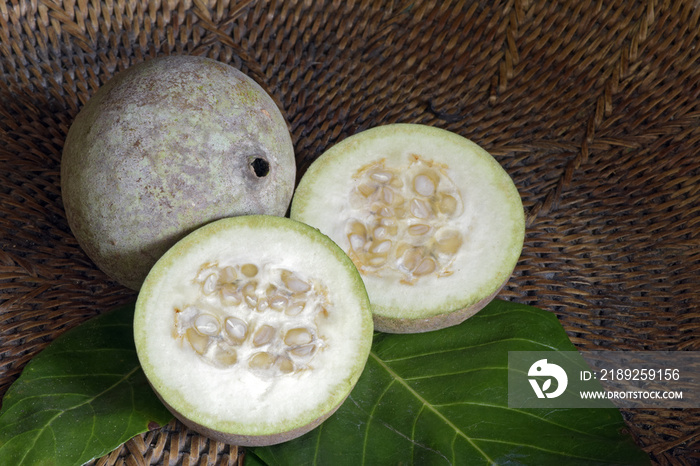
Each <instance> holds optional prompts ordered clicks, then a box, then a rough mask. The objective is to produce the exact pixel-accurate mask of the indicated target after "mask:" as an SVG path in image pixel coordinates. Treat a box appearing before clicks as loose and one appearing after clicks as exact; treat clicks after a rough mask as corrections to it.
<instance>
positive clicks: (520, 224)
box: [290, 123, 525, 333]
mask: <svg viewBox="0 0 700 466" xmlns="http://www.w3.org/2000/svg"><path fill="white" fill-rule="evenodd" d="M414 155H418V156H420V157H421V158H423V159H426V160H428V161H429V162H430V163H433V162H434V163H436V164H445V165H447V166H448V167H449V168H448V169H447V170H446V173H447V175H448V176H449V177H450V179H451V181H452V182H454V185H455V186H457V187H459V189H460V191H461V193H462V198H463V202H464V214H460V216H458V217H457V218H456V220H455V222H456V223H455V226H454V228H455V229H459V230H460V231H461V233H462V235H463V238H464V244H465V245H466V246H465V247H463V251H461V252H460V253H459V254H458V257H457V259H455V262H454V264H453V265H452V266H451V271H450V272H451V274H449V276H440V277H437V276H435V277H424V278H422V279H420V280H418V281H416V282H415V283H414V284H412V285H405V284H401V283H398V280H393V279H392V278H389V277H387V276H384V277H382V276H377V275H376V274H375V275H372V274H368V273H365V272H362V277H363V279H364V281H365V285H366V288H367V292H368V294H369V296H370V301H371V302H372V308H373V312H374V322H375V328H376V329H377V330H379V331H384V332H391V333H415V332H424V331H430V330H436V329H439V328H444V327H447V326H451V325H456V324H458V323H460V322H462V321H463V320H465V319H466V318H468V317H470V316H472V315H473V314H474V313H476V312H478V311H479V310H480V309H481V308H483V307H484V306H485V305H486V304H487V303H488V302H489V301H490V300H491V299H493V297H495V296H496V295H497V294H498V292H499V291H500V290H501V289H502V288H503V286H504V285H505V284H506V283H507V282H508V280H509V279H510V276H511V274H512V273H513V270H514V269H515V266H516V264H517V262H518V259H519V257H520V253H521V251H522V247H523V242H524V237H525V215H524V209H523V205H522V200H521V198H520V194H519V192H518V190H517V188H516V186H515V184H514V183H513V180H512V179H511V178H510V176H509V175H508V173H507V172H506V171H505V170H504V169H503V167H502V166H501V165H500V164H499V163H498V161H497V160H495V159H494V158H493V157H492V156H491V155H490V154H489V153H488V152H487V151H485V150H484V149H483V148H481V147H480V146H478V145H477V144H475V143H474V142H472V141H470V140H468V139H466V138H464V137H462V136H460V135H457V134H455V133H452V132H450V131H446V130H443V129H440V128H435V127H431V126H427V125H420V124H404V123H397V124H389V125H384V126H378V127H375V128H371V129H369V130H365V131H363V132H360V133H358V134H355V135H353V136H350V137H348V138H346V139H344V140H343V141H341V142H339V143H338V144H336V145H334V146H332V147H330V148H329V149H328V150H327V151H326V152H324V153H323V154H322V155H321V156H320V157H318V158H317V159H316V160H315V161H314V162H313V163H312V164H311V165H310V166H309V167H308V169H307V171H306V172H305V173H304V175H303V177H302V179H301V180H300V182H299V184H298V186H297V189H296V191H295V194H294V197H293V198H292V205H291V210H290V217H291V218H293V219H295V220H298V221H301V222H304V223H307V224H309V225H312V226H314V227H316V228H318V229H319V230H321V231H322V232H323V233H325V234H326V235H328V236H329V237H330V238H331V239H333V240H334V241H335V242H336V243H337V244H338V245H339V246H340V247H341V248H342V249H343V250H345V251H346V252H348V253H349V251H350V249H351V245H350V242H349V239H348V234H347V231H346V230H345V229H344V228H345V225H346V224H345V223H344V222H345V220H346V219H347V217H348V216H349V215H350V216H351V215H352V214H349V213H348V212H353V211H352V208H351V207H350V201H349V197H348V196H349V193H350V192H352V191H353V189H355V188H356V187H357V183H358V181H357V179H356V177H357V175H356V174H357V173H358V170H361V169H362V168H363V167H367V166H370V165H372V164H373V163H376V162H377V161H378V160H385V161H386V163H387V166H390V165H392V164H394V168H395V169H396V173H400V171H401V169H400V166H401V164H402V163H404V162H405V161H406V160H408V159H409V158H410V157H412V156H414ZM396 167H399V168H396ZM358 268H360V269H361V267H358ZM445 275H448V274H445Z"/></svg>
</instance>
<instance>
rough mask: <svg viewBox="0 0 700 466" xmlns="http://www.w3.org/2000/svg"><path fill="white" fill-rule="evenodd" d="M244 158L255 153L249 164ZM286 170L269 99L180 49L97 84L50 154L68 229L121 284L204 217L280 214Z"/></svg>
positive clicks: (284, 145)
mask: <svg viewBox="0 0 700 466" xmlns="http://www.w3.org/2000/svg"><path fill="white" fill-rule="evenodd" d="M251 157H252V158H253V159H256V158H259V159H261V160H264V161H265V164H262V162H259V163H258V170H257V173H256V170H253V169H251V166H250V160H251ZM261 173H264V176H259V174H261ZM295 176H296V165H295V160H294V153H293V146H292V142H291V137H290V134H289V131H288V127H287V124H286V122H285V120H284V117H283V116H282V114H281V113H280V111H279V109H278V108H277V107H276V106H275V103H274V101H273V100H272V99H271V98H270V97H269V96H268V95H267V94H266V93H265V92H264V91H263V89H262V88H260V86H258V85H257V84H256V83H255V82H253V81H252V80H250V78H248V77H247V76H245V75H243V74H242V73H241V72H239V71H238V70H236V69H234V68H232V67H230V66H228V65H225V64H223V63H219V62H216V61H214V60H210V59H206V58H202V57H190V56H172V57H162V58H157V59H153V60H149V61H147V62H144V63H141V64H139V65H136V66H134V67H132V68H130V69H128V70H127V71H125V72H123V73H121V74H119V75H117V76H116V77H115V78H113V79H112V80H110V81H108V82H107V83H106V84H105V85H104V86H102V87H101V88H100V89H99V90H98V91H97V92H96V93H95V95H94V96H93V97H92V98H91V99H90V101H88V103H87V104H86V105H85V106H84V107H83V109H82V110H81V112H80V113H79V114H78V116H77V117H76V119H75V121H74V123H73V125H72V126H71V128H70V131H69V133H68V136H67V138H66V142H65V145H64V152H63V159H62V162H61V184H62V195H63V202H64V205H65V209H66V216H67V219H68V222H69V225H70V226H71V229H72V231H73V233H74V235H75V236H76V238H77V240H78V242H79V243H80V245H81V246H82V247H83V249H84V250H85V252H86V253H87V254H88V256H90V258H91V259H92V260H93V261H94V262H95V264H96V265H97V266H98V267H99V268H100V269H102V270H103V271H104V272H105V273H107V274H108V275H110V276H111V277H112V278H114V279H116V280H117V281H119V282H121V283H122V284H124V285H126V286H128V287H130V288H133V289H138V288H140V285H141V282H142V281H143V279H144V277H145V275H146V274H147V272H148V270H150V267H151V266H152V265H153V264H154V263H155V261H156V260H157V259H158V258H159V257H160V256H161V255H162V254H163V253H164V252H165V251H166V250H167V249H168V248H169V247H170V246H171V245H172V244H173V243H174V242H175V241H177V240H178V239H180V238H181V237H183V236H184V235H185V234H186V233H189V232H190V231H192V230H194V229H195V228H197V227H199V226H201V225H203V224H205V223H208V222H210V221H212V220H214V219H218V218H222V217H230V216H236V215H243V214H255V213H259V214H270V215H279V216H282V215H284V214H285V213H286V211H287V207H288V206H289V202H290V200H291V196H292V191H293V189H294V181H295Z"/></svg>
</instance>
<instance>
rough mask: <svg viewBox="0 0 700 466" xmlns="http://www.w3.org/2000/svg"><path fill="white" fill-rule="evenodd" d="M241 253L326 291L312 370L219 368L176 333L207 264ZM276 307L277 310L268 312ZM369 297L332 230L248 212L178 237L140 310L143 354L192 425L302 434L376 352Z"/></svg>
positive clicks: (253, 435)
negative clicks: (314, 281)
mask: <svg viewBox="0 0 700 466" xmlns="http://www.w3.org/2000/svg"><path fill="white" fill-rule="evenodd" d="M230 258H234V259H236V260H238V259H240V260H241V261H243V262H244V263H245V261H258V263H267V264H272V265H274V266H275V267H277V266H280V267H283V268H289V269H290V270H303V271H304V272H308V273H310V274H312V275H313V276H314V277H318V278H319V279H320V280H321V281H323V282H324V284H325V286H326V287H327V289H328V296H329V300H330V301H331V302H332V303H334V304H333V308H332V309H330V310H329V312H328V315H329V316H330V317H328V319H330V320H329V322H330V323H329V324H328V325H327V326H326V327H324V330H323V331H324V332H326V333H325V338H326V339H327V345H326V346H327V347H325V348H324V350H323V351H320V350H319V351H318V352H317V353H316V355H315V356H314V359H313V360H312V366H313V367H311V368H310V369H305V370H303V371H300V372H299V373H293V374H284V375H279V374H278V375H275V376H270V377H268V376H266V377H259V376H258V375H256V374H253V373H251V371H250V370H247V367H245V366H241V365H238V366H235V367H227V368H220V367H212V366H209V365H207V364H205V363H203V362H201V361H200V360H198V359H197V355H196V354H193V351H191V348H190V347H188V346H187V344H186V343H185V345H184V346H183V345H182V344H181V343H178V342H176V341H175V340H174V338H173V336H172V334H173V323H172V315H173V306H176V305H177V304H178V303H179V302H180V301H179V300H180V297H179V296H178V295H180V294H181V295H182V296H185V295H187V293H188V292H189V291H188V287H191V286H192V284H191V281H190V282H188V280H187V279H183V277H190V276H192V275H193V274H196V270H197V264H199V263H201V262H207V263H214V262H217V261H220V262H224V261H226V260H229V259H230ZM265 312H274V311H265ZM372 335H373V322H372V314H371V307H370V304H369V298H368V297H367V293H366V291H365V288H364V284H363V281H362V279H361V277H360V275H359V273H358V271H357V269H356V268H355V266H354V264H353V263H352V261H351V260H350V259H349V258H348V257H347V255H346V254H345V253H344V252H343V251H342V250H341V249H340V248H339V247H338V246H337V245H336V244H335V243H334V242H333V241H331V240H330V239H329V238H328V237H327V236H325V235H323V234H322V233H320V232H319V231H318V230H317V229H315V228H312V227H310V226H308V225H306V224H303V223H300V222H296V221H294V220H290V219H288V218H284V217H276V216H267V215H250V216H239V217H234V218H227V219H222V220H218V221H215V222H212V223H210V224H208V225H206V226H204V227H202V228H199V229H197V230H195V231H194V232H192V233H190V234H189V235H187V236H186V237H185V238H183V239H182V240H180V241H179V242H177V243H176V244H175V245H174V246H173V247H172V248H171V249H169V250H168V251H167V252H166V253H165V254H164V255H163V256H162V257H161V258H160V259H159V260H158V262H157V263H156V265H155V266H154V267H153V269H152V270H151V272H150V273H149V274H148V276H147V277H146V280H145V281H144V284H143V286H142V288H141V291H140V292H139V296H138V299H137V303H136V312H135V317H134V336H135V342H136V348H137V354H138V357H139V360H140V362H141V365H142V367H143V370H144V373H145V374H146V376H147V378H148V380H149V382H150V383H151V385H152V387H153V388H154V390H155V392H156V393H157V394H158V396H159V397H160V398H161V400H162V401H163V403H164V404H165V405H166V407H168V409H170V410H171V411H172V412H173V414H174V415H175V416H176V417H177V418H178V419H180V420H181V421H182V422H183V423H184V424H185V425H187V426H188V427H190V428H192V429H193V430H195V431H197V432H200V433H202V434H203V435H207V436H209V437H211V438H213V439H216V440H219V441H223V442H226V443H231V444H235V445H241V446H262V445H271V444H275V443H280V442H283V441H286V440H290V439H292V438H295V437H298V436H300V435H302V434H304V433H306V432H308V431H310V430H311V429H313V428H315V427H316V426H318V425H319V424H320V423H321V422H322V421H323V420H325V419H326V418H327V417H328V416H330V415H331V414H332V413H333V412H335V410H336V409H337V408H338V407H339V406H340V405H341V404H342V402H343V401H344V400H345V398H346V397H347V396H348V394H349V393H350V391H351V390H352V388H353V387H354V385H355V383H356V382H357V380H358V378H359V377H360V374H361V373H362V370H363V368H364V366H365V363H366V361H367V358H368V356H369V351H370V346H371V343H372Z"/></svg>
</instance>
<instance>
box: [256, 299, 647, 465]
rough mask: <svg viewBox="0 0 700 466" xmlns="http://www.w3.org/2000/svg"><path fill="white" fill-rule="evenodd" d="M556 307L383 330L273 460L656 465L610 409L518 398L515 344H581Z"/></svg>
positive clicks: (267, 454) (271, 453) (266, 452)
mask: <svg viewBox="0 0 700 466" xmlns="http://www.w3.org/2000/svg"><path fill="white" fill-rule="evenodd" d="M575 350H576V348H575V347H574V346H573V345H572V344H571V342H570V340H569V339H568V337H567V335H566V332H565V331H564V329H563V328H562V327H561V325H560V324H559V322H558V320H557V318H556V316H555V315H554V314H552V313H549V312H546V311H543V310H541V309H536V308H533V307H529V306H525V305H520V304H515V303H509V302H505V301H493V302H492V303H491V304H489V305H488V306H487V307H486V308H485V309H483V310H482V311H481V312H479V313H478V314H476V315H475V316H474V317H472V318H470V319H469V320H467V321H466V322H464V323H463V324H461V325H458V326H455V327H451V328H447V329H444V330H440V331H436V332H428V333H422V334H413V335H391V334H380V333H378V334H376V335H375V340H374V344H373V347H372V353H371V355H370V358H369V361H368V363H367V366H366V368H365V371H364V372H363V375H362V377H361V378H360V380H359V382H358V384H357V385H356V387H355V389H354V390H353V392H352V393H351V394H350V397H349V398H348V399H347V400H346V402H345V403H344V404H343V406H341V408H340V409H339V410H338V411H337V412H336V414H334V415H333V416H332V417H331V418H330V419H328V420H327V421H326V422H324V423H323V424H322V425H321V426H319V427H318V428H316V429H314V430H313V431H311V432H309V433H308V434H306V435H305V436H303V437H300V438H299V439H296V440H293V441H290V442H287V443H284V444H280V445H275V446H272V447H260V448H254V449H249V450H248V451H251V453H252V454H253V455H254V456H256V457H257V458H256V464H259V462H263V463H265V464H268V465H284V464H290V465H291V464H294V465H296V464H304V465H312V464H318V465H326V464H332V465H346V464H347V465H373V466H374V465H395V464H415V465H441V464H444V465H480V464H524V465H545V464H566V465H577V464H580V465H591V464H625V465H634V464H649V458H648V456H647V455H646V454H645V453H644V452H643V451H642V450H641V449H639V448H638V447H637V446H636V445H635V444H634V442H633V440H632V438H631V437H630V436H629V435H627V434H626V433H625V427H626V426H625V423H624V421H623V419H622V416H621V415H620V412H619V411H618V410H617V409H615V408H614V407H612V405H610V406H611V407H610V408H587V409H581V408H578V409H576V408H572V409H513V408H509V407H508V352H509V351H575Z"/></svg>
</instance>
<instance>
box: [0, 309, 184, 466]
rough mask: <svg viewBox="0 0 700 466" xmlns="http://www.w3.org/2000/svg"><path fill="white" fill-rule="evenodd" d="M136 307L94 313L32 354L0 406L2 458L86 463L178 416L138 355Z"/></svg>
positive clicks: (15, 461) (32, 462)
mask: <svg viewBox="0 0 700 466" xmlns="http://www.w3.org/2000/svg"><path fill="white" fill-rule="evenodd" d="M133 317H134V307H133V305H132V306H125V307H121V308H119V309H116V310H114V311H112V312H109V313H106V314H103V315H100V316H98V317H95V318H93V319H91V320H89V321H87V322H86V323H84V324H82V325H79V326H78V327H76V328H74V329H72V330H70V331H68V332H66V333H65V334H63V335H61V336H60V337H59V338H57V339H56V340H55V341H54V342H52V343H51V344H50V345H49V346H48V347H47V348H46V349H45V350H43V351H42V352H41V353H39V354H38V355H37V356H36V357H34V358H33V359H32V360H31V361H30V362H29V363H28V364H27V366H26V367H25V369H24V371H23V372H22V374H21V375H20V377H19V378H18V379H17V380H16V381H15V383H14V384H12V386H11V387H10V389H9V390H8V391H7V393H6V395H5V397H4V398H3V402H2V410H1V411H0V464H3V465H4V464H7V465H10V464H11V465H17V466H21V465H31V466H38V465H42V466H43V465H56V466H60V465H80V464H83V463H85V462H87V461H90V460H91V459H93V458H97V457H100V456H103V455H105V454H107V453H109V452H110V451H112V450H114V449H115V448H117V447H118V446H119V445H121V444H122V443H124V442H126V441H127V440H129V439H130V438H132V437H134V436H135V435H138V434H140V433H142V432H146V431H147V430H149V429H153V428H156V427H158V426H162V425H165V424H167V423H168V422H169V421H170V420H171V419H172V415H171V414H170V412H168V411H167V410H166V409H165V407H164V406H163V405H162V403H161V402H160V401H159V400H158V398H157V397H156V395H155V393H154V392H153V390H152V389H151V387H150V386H149V385H148V381H147V380H146V377H145V375H144V374H143V372H142V371H141V366H140V365H139V361H138V359H137V357H136V347H135V345H134V339H133Z"/></svg>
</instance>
